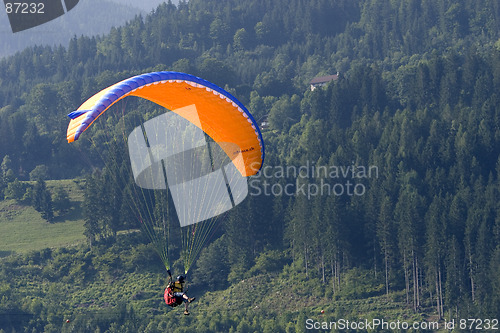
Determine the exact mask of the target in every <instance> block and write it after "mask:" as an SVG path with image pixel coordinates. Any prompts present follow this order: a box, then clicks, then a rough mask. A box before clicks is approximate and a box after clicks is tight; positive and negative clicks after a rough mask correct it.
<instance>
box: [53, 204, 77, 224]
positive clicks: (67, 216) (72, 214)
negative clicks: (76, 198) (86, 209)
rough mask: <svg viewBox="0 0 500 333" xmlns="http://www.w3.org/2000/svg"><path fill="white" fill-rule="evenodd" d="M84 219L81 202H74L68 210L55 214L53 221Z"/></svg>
mask: <svg viewBox="0 0 500 333" xmlns="http://www.w3.org/2000/svg"><path fill="white" fill-rule="evenodd" d="M78 220H83V215H82V209H81V206H80V203H79V202H78V203H72V204H71V207H70V208H69V209H68V211H66V212H64V213H62V214H60V215H56V216H54V219H53V220H52V223H61V222H69V221H78Z"/></svg>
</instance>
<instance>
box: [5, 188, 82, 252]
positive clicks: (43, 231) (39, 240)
mask: <svg viewBox="0 0 500 333" xmlns="http://www.w3.org/2000/svg"><path fill="white" fill-rule="evenodd" d="M47 187H48V188H49V189H53V188H55V187H63V188H64V189H65V190H66V191H67V192H68V195H69V198H70V200H71V203H72V207H71V210H70V212H68V214H66V215H65V216H56V217H55V219H54V222H53V223H48V222H47V221H45V220H44V219H43V218H42V217H41V216H40V213H38V212H37V211H35V209H34V208H33V207H31V206H22V205H18V204H17V203H16V202H15V201H14V200H4V201H0V235H1V237H0V256H2V255H6V254H9V253H13V252H14V253H26V252H29V251H32V250H41V249H44V248H48V247H50V248H54V247H61V246H68V245H72V244H75V243H81V242H83V241H84V240H85V238H84V236H83V219H82V215H81V209H80V203H81V201H82V200H83V193H82V187H81V184H80V183H79V182H77V181H73V180H57V181H55V180H54V181H47Z"/></svg>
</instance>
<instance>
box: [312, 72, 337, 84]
mask: <svg viewBox="0 0 500 333" xmlns="http://www.w3.org/2000/svg"><path fill="white" fill-rule="evenodd" d="M338 78H339V76H338V74H334V75H327V76H318V77H315V78H314V79H312V80H311V82H310V83H311V84H313V85H314V84H321V83H326V82H330V81H334V80H337V79H338Z"/></svg>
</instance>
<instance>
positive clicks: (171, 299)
mask: <svg viewBox="0 0 500 333" xmlns="http://www.w3.org/2000/svg"><path fill="white" fill-rule="evenodd" d="M174 288H175V287H174V284H173V283H169V284H168V286H167V288H166V289H165V294H164V295H163V298H164V299H165V303H166V304H167V305H168V306H171V307H173V308H175V307H176V306H177V305H180V304H182V299H181V298H180V297H175V296H174ZM175 289H177V288H175Z"/></svg>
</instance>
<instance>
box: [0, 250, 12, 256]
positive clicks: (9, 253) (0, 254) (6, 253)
mask: <svg viewBox="0 0 500 333" xmlns="http://www.w3.org/2000/svg"><path fill="white" fill-rule="evenodd" d="M14 253H15V252H14V251H0V258H5V257H8V256H10V255H12V254H14Z"/></svg>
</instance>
